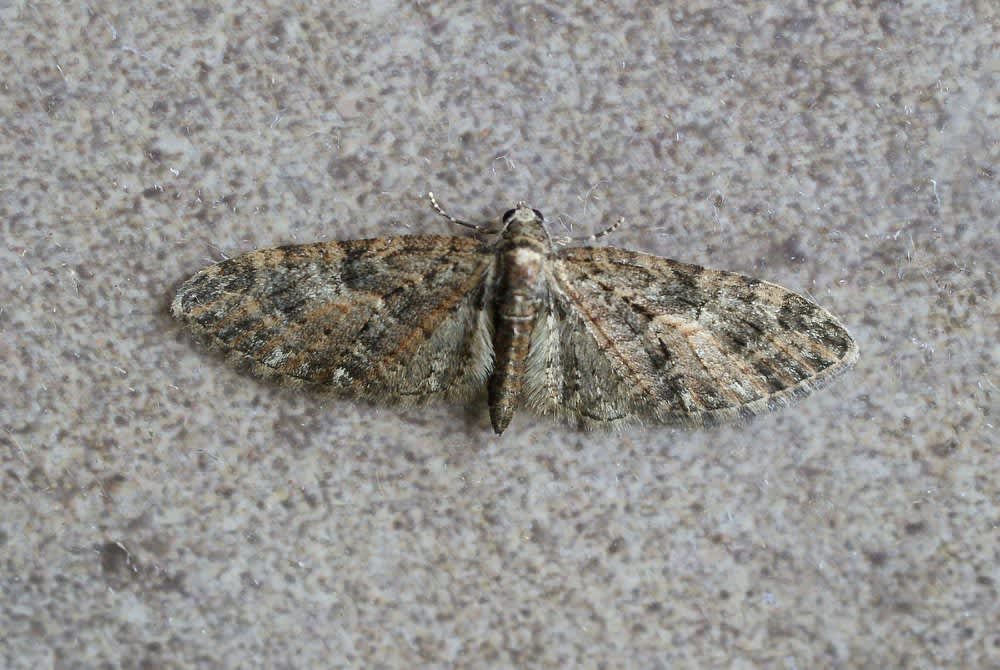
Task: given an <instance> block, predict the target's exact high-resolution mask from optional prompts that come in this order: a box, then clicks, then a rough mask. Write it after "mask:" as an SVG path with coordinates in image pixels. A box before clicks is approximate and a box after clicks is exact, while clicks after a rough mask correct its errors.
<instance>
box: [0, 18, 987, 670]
mask: <svg viewBox="0 0 1000 670" xmlns="http://www.w3.org/2000/svg"><path fill="white" fill-rule="evenodd" d="M123 4H124V3H103V2H97V3H88V4H82V3H70V4H61V3H30V4H26V3H0V25H2V32H3V35H4V37H3V43H4V49H3V52H2V53H0V119H2V123H0V156H2V158H0V235H2V243H0V279H2V281H0V359H2V361H3V367H2V368H0V388H2V389H3V390H2V393H0V398H2V403H0V459H2V468H0V565H2V569H3V572H2V578H0V579H2V581H0V627H2V634H0V664H2V665H3V666H4V667H8V668H20V667H30V668H42V667H67V668H70V667H72V668H75V667H85V668H89V667H124V668H133V667H178V668H179V667H273V668H281V667H288V668H292V667H294V668H309V667H367V668H377V667H384V668H393V667H476V668H479V667H491V666H492V667H515V666H517V667H608V668H611V667H637V668H668V667H669V668H684V667H692V668H694V667H703V668H704V667H733V668H750V667H775V668H818V667H824V668H825V667H844V668H861V667H914V668H935V667H969V668H971V667H977V668H986V667H1000V635H998V633H997V628H996V621H998V619H1000V608H998V605H997V602H998V593H997V589H998V586H997V585H998V582H1000V569H998V567H997V566H998V565H1000V554H998V552H1000V549H998V547H1000V530H998V528H1000V457H998V440H997V437H996V422H997V420H998V418H997V407H998V403H997V383H998V382H997V369H998V360H1000V345H998V330H1000V315H998V303H997V297H996V296H997V289H998V277H997V271H998V265H1000V263H998V255H1000V244H998V237H1000V236H998V234H997V215H998V209H1000V207H998V200H997V193H998V178H1000V177H998V174H997V173H998V171H1000V99H998V90H1000V81H998V71H1000V60H998V56H997V53H998V51H1000V49H998V43H997V41H998V34H1000V32H998V31H1000V22H998V10H997V9H996V5H995V4H994V3H990V2H973V1H967V2H959V1H957V0H953V1H948V0H945V1H944V2H907V3H865V2H858V3H844V2H834V1H822V2H814V3H805V2H801V3H799V2H794V3H768V2H756V1H743V2H735V3H729V2H726V3H722V2H719V3H697V2H690V3H673V6H672V7H667V6H663V7H657V8H652V7H650V6H648V5H647V4H646V3H628V2H623V3H617V4H612V3H601V5H600V7H596V6H595V8H593V9H581V8H579V7H577V4H580V5H582V4H583V3H540V2H528V3H517V4H506V3H500V4H498V5H494V4H493V3H482V5H480V4H479V3H466V2H457V3H456V2H420V3H408V2H401V3H392V2H369V3H365V2H361V3H319V2H317V3H315V4H302V3H277V2H275V3H273V4H272V5H271V6H261V5H257V6H256V7H255V8H251V9H247V8H244V7H243V6H242V5H244V4H245V3H228V4H215V5H212V6H211V7H209V6H205V5H198V6H197V7H186V6H183V4H178V3H176V2H140V3H134V4H131V5H129V6H128V7H127V8H123ZM428 190H433V191H435V193H436V194H437V195H438V196H439V198H440V199H441V200H442V202H443V203H445V205H446V206H447V207H449V208H450V209H451V210H452V211H453V212H454V213H456V214H457V215H459V216H462V217H465V218H469V219H477V220H478V219H483V218H487V217H492V216H494V215H495V214H496V213H497V212H499V211H503V210H504V209H506V208H507V207H509V206H510V204H511V203H512V202H514V201H516V200H521V199H524V200H528V201H530V202H531V203H532V204H533V205H535V206H536V207H538V208H540V209H542V210H544V211H545V212H546V214H547V215H548V217H549V219H550V220H551V221H552V224H553V232H554V233H556V234H565V233H566V232H567V230H569V229H572V230H573V232H574V233H580V232H593V231H595V230H597V229H599V228H600V227H601V226H602V225H603V224H604V223H606V222H608V221H611V220H614V219H615V218H617V217H618V216H625V217H626V218H627V220H628V223H627V225H626V226H625V227H624V228H622V229H621V230H620V231H618V232H617V233H616V234H615V235H614V236H613V238H611V239H610V240H609V243H610V244H614V245H616V246H625V247H629V248H633V249H638V250H643V251H647V252H650V253H656V254H660V255H665V256H669V257H671V258H676V259H678V260H683V261H688V262H695V263H701V264H704V265H708V266H711V267H717V268H724V269H731V270H736V271H740V272H745V273H747V274H752V275H754V276H759V277H762V278H765V279H768V280H771V281H774V282H777V283H780V284H782V285H785V286H788V287H789V288H792V289H794V290H798V291H801V292H803V293H805V294H807V295H810V296H811V297H813V298H814V299H815V300H816V301H817V302H819V303H820V304H822V305H823V306H824V307H827V308H828V309H830V310H831V311H833V312H834V313H835V314H837V315H838V316H840V317H841V318H842V320H843V321H844V323H845V324H846V325H847V326H848V328H849V329H850V330H851V332H852V333H853V334H854V335H855V336H856V338H857V339H858V341H859V344H860V346H861V352H862V353H861V360H860V362H859V364H858V367H857V368H856V369H855V370H854V371H853V372H851V373H849V374H848V375H847V376H846V377H844V378H843V379H841V380H840V381H839V382H838V383H837V384H835V385H833V386H831V387H829V388H827V389H825V390H823V391H821V392H820V393H818V394H816V395H814V396H812V397H810V398H808V399H807V400H805V401H804V402H802V403H800V404H799V405H797V406H795V407H793V408H790V409H786V410H783V411H781V412H778V413H776V414H772V415H768V416H765V417H762V418H760V419H758V420H756V421H755V422H753V423H751V424H749V425H745V426H736V427H725V428H719V429H714V430H708V431H700V432H684V431H678V430H673V429H663V428H647V429H636V430H631V431H627V432H624V433H622V434H612V435H605V434H582V433H578V432H574V431H572V430H568V429H566V428H564V427H562V426H559V425H558V424H555V423H553V422H551V421H548V420H543V419H537V418H535V417H533V416H531V415H530V414H525V413H522V414H519V415H518V416H517V417H516V418H515V420H514V423H513V425H512V426H511V428H510V429H509V431H508V432H507V434H505V435H504V436H503V438H502V439H496V438H495V437H493V436H492V433H491V431H490V429H489V424H488V419H487V416H486V412H485V408H484V407H482V406H470V407H468V408H462V407H449V406H442V407H433V408H430V409H427V410H419V411H414V410H398V409H391V408H380V407H372V406H367V405H363V404H356V403H350V402H342V401H335V400H331V399H326V398H317V397H314V396H310V395H303V394H300V393H295V392H293V391H288V390H283V389H278V388H275V387H274V386H272V385H269V384H266V383H260V382H258V381H255V380H253V379H250V378H247V377H245V376H241V375H240V374H239V373H238V372H236V371H233V370H232V369H230V368H229V367H227V366H226V365H225V363H224V361H223V360H222V358H221V357H219V356H218V355H215V354H213V353H211V352H207V351H206V350H205V349H204V347H202V346H200V345H199V344H198V343H197V342H195V341H194V340H193V339H192V338H191V337H190V336H189V335H188V334H187V333H186V332H185V331H184V330H183V329H182V328H181V327H180V326H179V325H178V324H176V323H175V322H174V321H173V320H172V319H171V318H170V316H169V314H168V312H167V306H168V304H169V301H170V299H171V297H172V294H173V291H174V290H175V289H176V287H177V285H178V284H179V282H181V281H182V280H184V279H185V278H186V277H188V276H189V275H190V274H192V273H193V272H195V271H196V270H197V269H199V268H200V267H202V266H204V265H206V264H207V263H209V262H211V261H213V260H218V259H219V258H222V257H223V256H232V255H236V254H238V253H241V252H243V251H247V250H250V249H253V248H256V247H266V246H271V245H275V244H279V243H287V242H294V241H300V242H304V241H313V240H323V239H338V238H350V237H359V236H373V235H397V234H406V233H414V232H438V233H440V232H446V233H456V232H457V231H456V230H455V229H454V228H449V226H448V225H447V223H446V222H444V221H442V220H441V219H440V218H438V217H436V216H435V215H434V214H433V212H431V211H430V209H429V208H428V207H427V204H426V202H425V201H424V200H423V199H422V194H423V193H425V192H426V191H428ZM990 622H992V623H990Z"/></svg>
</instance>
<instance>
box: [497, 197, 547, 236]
mask: <svg viewBox="0 0 1000 670" xmlns="http://www.w3.org/2000/svg"><path fill="white" fill-rule="evenodd" d="M500 221H501V223H502V224H503V230H504V231H505V232H508V233H518V232H522V231H527V230H531V231H536V230H538V229H542V230H544V229H545V225H544V221H545V217H543V216H542V213H541V212H539V211H538V210H537V209H534V208H532V207H530V206H529V205H527V204H526V203H524V202H519V203H517V204H516V205H514V209H508V210H507V211H506V212H504V214H503V216H502V217H501V218H500Z"/></svg>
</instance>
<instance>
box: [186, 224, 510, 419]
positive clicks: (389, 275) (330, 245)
mask: <svg viewBox="0 0 1000 670" xmlns="http://www.w3.org/2000/svg"><path fill="white" fill-rule="evenodd" d="M494 273H495V259H494V254H493V253H492V251H491V250H489V249H488V248H484V247H483V246H482V243H481V242H479V241H477V240H475V239H471V238H465V237H441V236H405V237H385V238H378V239H371V240H351V241H346V242H326V243H319V244H304V245H296V246H287V247H280V248H275V249H263V250H260V251H254V252H251V253H248V254H245V255H243V256H239V257H237V258H233V259H230V260H226V261H223V262H221V263H218V264H216V265H212V266H210V267H207V268H205V269H204V270H202V271H201V272H199V273H198V274H196V275H194V276H193V277H192V278H191V279H189V280H188V281H187V282H185V283H184V284H183V285H182V286H181V288H180V289H179V290H178V292H177V296H176V298H175V299H174V302H173V306H172V311H173V313H174V315H175V316H177V317H178V318H179V319H182V320H183V321H186V322H188V323H189V324H190V326H191V328H192V329H193V330H194V331H195V332H196V333H198V334H200V335H202V336H203V337H204V338H205V339H207V340H208V341H209V342H210V343H211V344H213V345H214V346H216V347H218V348H220V349H223V350H225V351H228V352H231V356H232V357H233V358H235V359H236V360H237V361H238V362H239V361H242V362H243V363H246V364H248V366H249V368H250V369H251V371H252V372H254V373H255V374H258V375H261V376H266V377H276V378H279V379H281V380H283V381H286V382H291V383H295V384H308V385H313V386H318V387H325V388H329V389H330V390H332V391H334V392H337V393H340V394H342V395H345V396H352V397H360V398H369V399H378V400H380V401H396V402H402V403H407V404H419V403H423V402H427V401H430V400H433V399H436V398H439V397H448V398H454V399H459V398H462V397H470V396H472V395H474V394H476V393H478V392H479V391H480V390H481V389H482V387H483V384H484V382H485V379H486V378H487V376H488V375H489V371H490V369H491V368H492V361H493V349H492V343H491V340H490V338H491V323H490V310H489V309H486V305H489V304H490V303H491V301H492V295H491V290H492V286H493V283H494V282H493V279H492V278H493V274H494Z"/></svg>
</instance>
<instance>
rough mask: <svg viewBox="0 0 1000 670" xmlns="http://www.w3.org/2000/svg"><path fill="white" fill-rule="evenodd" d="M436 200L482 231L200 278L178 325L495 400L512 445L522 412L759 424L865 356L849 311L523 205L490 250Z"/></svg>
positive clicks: (278, 358) (374, 392)
mask: <svg viewBox="0 0 1000 670" xmlns="http://www.w3.org/2000/svg"><path fill="white" fill-rule="evenodd" d="M431 201H432V204H433V206H434V208H435V209H436V210H437V211H438V212H439V213H441V214H442V215H444V216H446V217H447V218H448V219H449V220H451V221H452V222H453V223H457V224H460V225H464V226H468V227H472V228H475V229H476V230H477V232H478V233H480V234H479V235H477V236H476V237H448V236H440V235H416V236H402V237H378V238H374V239H367V240H347V241H343V242H322V243H317V244H301V245H292V246H285V247H278V248H275V249H262V250H259V251H253V252H250V253H248V254H244V255H243V256H239V257H237V258H232V259H229V260H225V261H222V262H221V263H217V264H215V265H212V266H209V267H207V268H205V269H203V270H202V271H200V272H198V273H197V274H195V275H194V276H193V277H191V278H190V279H189V280H188V281H187V282H185V283H184V284H183V285H182V286H181V287H180V289H179V290H178V292H177V295H176V297H175V298H174V301H173V305H172V311H173V314H174V315H175V316H176V317H177V318H178V319H180V320H182V321H184V322H186V323H187V324H188V325H189V326H190V327H191V329H192V330H194V331H195V332H196V333H198V334H199V335H201V336H202V337H203V338H204V339H206V340H207V341H208V342H209V343H210V344H211V345H213V346H215V347H217V348H219V349H222V350H225V351H227V352H229V354H230V356H231V357H232V358H234V359H235V360H236V361H239V362H241V363H242V364H244V365H246V366H247V367H248V368H249V369H250V370H251V371H252V372H254V373H255V374H257V375H260V376H265V377H271V378H276V379H279V380H281V381H284V382H287V383H292V384H296V385H304V386H311V387H317V388H322V389H327V390H330V391H332V392H334V393H337V394H339V395H342V396H347V397H355V398H361V399H366V400H370V401H378V402H393V403H402V404H411V405H416V404H424V403H427V402H431V401H435V400H439V399H449V400H455V401H461V400H468V399H470V398H473V397H475V396H476V395H477V394H479V393H480V392H481V391H482V388H483V386H484V385H485V386H486V389H487V392H488V396H489V408H490V419H491V422H492V424H493V429H494V430H495V431H496V433H497V434H500V433H502V432H503V431H504V430H505V429H506V428H507V426H508V424H509V423H510V421H511V418H512V416H513V414H514V411H515V409H516V408H518V407H521V406H524V407H527V408H530V409H532V410H534V411H536V412H539V413H542V414H552V415H556V416H559V417H561V418H563V419H564V420H567V421H571V422H574V423H576V424H577V425H578V426H580V427H582V428H593V427H599V426H615V425H622V424H625V423H628V422H634V421H648V422H656V423H665V424H678V425H686V426H699V425H706V424H712V423H718V422H721V421H729V420H734V419H739V418H748V417H750V416H753V415H755V414H759V413H761V412H764V411H768V410H771V409H774V408H775V407H779V406H782V405H786V404H788V403H789V402H790V401H791V400H793V399H794V398H797V397H800V396H804V395H806V394H808V393H810V392H811V391H813V390H815V389H817V388H819V387H820V386H822V385H824V384H825V383H826V382H828V381H829V380H830V379H832V378H834V377H835V376H836V375H837V374H839V373H841V372H843V371H845V370H847V369H848V368H850V367H851V366H852V365H853V364H854V362H855V361H856V360H857V358H858V347H857V345H856V344H855V342H854V340H853V339H852V338H851V336H850V335H849V334H848V333H847V330H845V329H844V327H843V326H842V325H841V324H840V323H839V322H838V321H837V319H836V318H834V316H833V315H832V314H830V313H829V312H828V311H826V310H825V309H823V308H822V307H820V306H819V305H816V304H815V303H813V302H811V301H810V300H807V299H806V298H803V297H802V296H800V295H798V294H797V293H794V292H792V291H789V290H788V289H785V288H782V287H780V286H776V285H775V284H769V283H767V282H764V281H761V280H759V279H752V278H750V277H745V276H743V275H740V274H736V273H733V272H723V271H719V270H710V269H707V268H703V267H700V266H697V265H688V264H685V263H679V262H677V261H673V260H669V259H666V258H660V257H657V256H651V255H649V254H643V253H638V252H634V251H626V250H624V249H617V248H612V247H592V246H582V247H568V248H557V246H556V245H555V244H554V243H553V241H552V238H551V237H550V236H549V234H548V232H547V231H546V229H545V225H544V223H543V217H542V214H541V212H539V211H538V210H535V209H532V208H531V207H528V206H527V205H525V204H524V203H518V204H517V206H516V207H515V208H514V209H511V210H509V211H508V212H506V213H505V214H503V216H502V217H500V220H499V222H498V223H499V225H500V228H499V231H498V232H495V233H492V234H491V236H490V237H487V235H486V228H487V227H486V226H472V225H471V224H466V223H464V222H461V221H458V220H457V219H454V218H453V217H450V216H448V215H447V214H445V213H444V212H443V210H441V208H440V207H439V206H438V205H437V203H436V202H435V201H434V200H433V195H431ZM609 230H610V229H609ZM605 232H607V231H605ZM597 237H599V236H594V237H593V238H592V239H596V238H597Z"/></svg>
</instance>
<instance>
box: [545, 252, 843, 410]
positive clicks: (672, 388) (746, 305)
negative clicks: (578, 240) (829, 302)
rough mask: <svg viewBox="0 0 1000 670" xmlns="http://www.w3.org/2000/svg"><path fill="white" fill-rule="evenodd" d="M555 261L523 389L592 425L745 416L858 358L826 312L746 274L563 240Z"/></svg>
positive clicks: (769, 406)
mask: <svg viewBox="0 0 1000 670" xmlns="http://www.w3.org/2000/svg"><path fill="white" fill-rule="evenodd" d="M550 268H551V270H550V273H551V275H550V277H549V288H550V291H549V302H548V305H547V313H546V314H544V315H543V316H542V318H541V319H540V321H539V325H538V328H537V329H536V332H535V336H534V337H533V342H532V345H533V346H532V351H531V353H530V354H529V359H528V369H529V375H528V379H529V384H528V389H527V398H526V400H527V404H528V405H529V406H530V407H533V408H534V409H535V410H537V411H540V412H542V413H551V414H560V415H563V416H564V418H566V419H568V420H575V421H576V422H577V423H579V424H581V425H583V426H585V427H596V426H607V425H614V424H618V423H624V422H632V421H650V422H657V423H668V424H680V425H693V426H697V425H704V424H713V423H718V422H721V421H728V420H733V419H738V418H741V417H749V416H751V415H754V414H758V413H761V412H764V411H767V410H769V409H772V408H774V407H777V406H781V405H784V404H787V403H788V402H790V401H791V400H792V399H794V398H796V397H798V396H802V395H805V394H807V393H809V392H811V391H812V390H815V389H817V388H819V387H820V386H822V385H823V384H825V383H826V382H827V381H828V380H830V379H832V378H833V377H834V376H836V375H837V374H838V373H840V372H843V371H844V370H846V369H848V368H849V367H850V366H851V365H853V364H854V362H855V361H856V360H857V357H858V348H857V345H856V344H855V342H854V340H853V339H851V337H850V335H848V333H847V331H846V330H845V329H844V327H843V326H841V325H840V323H839V322H838V321H837V320H836V318H835V317H834V316H833V315H831V314H830V313H829V312H827V311H826V310H824V309H823V308H821V307H819V306H818V305H816V304H814V303H812V302H810V301H809V300H806V299H805V298H803V297H802V296H800V295H798V294H796V293H793V292H792V291H789V290H787V289H784V288H782V287H780V286H776V285H774V284H769V283H767V282H763V281H760V280H756V279H752V278H749V277H745V276H743V275H739V274H736V273H731V272H721V271H717V270H709V269H706V268H702V267H700V266H697V265H688V264H684V263H678V262H676V261H672V260H668V259H665V258H659V257H656V256H650V255H647V254H641V253H635V252H630V251H626V250H623V249H616V248H594V247H575V248H570V249H564V250H562V251H560V252H558V253H557V254H555V255H554V257H553V259H552V263H551V265H550Z"/></svg>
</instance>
